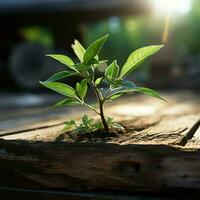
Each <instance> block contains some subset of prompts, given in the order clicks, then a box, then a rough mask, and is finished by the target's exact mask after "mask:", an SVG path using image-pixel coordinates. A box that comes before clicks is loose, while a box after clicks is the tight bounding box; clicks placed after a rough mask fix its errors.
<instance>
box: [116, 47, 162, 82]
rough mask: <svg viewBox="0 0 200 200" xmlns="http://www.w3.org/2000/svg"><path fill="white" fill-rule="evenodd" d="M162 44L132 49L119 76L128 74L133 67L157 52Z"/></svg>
mask: <svg viewBox="0 0 200 200" xmlns="http://www.w3.org/2000/svg"><path fill="white" fill-rule="evenodd" d="M162 47H163V45H154V46H147V47H143V48H140V49H138V50H136V51H134V52H133V53H132V54H131V55H130V56H129V57H128V59H127V61H126V63H125V64H124V66H123V67H122V70H121V73H120V78H123V77H124V76H126V75H128V74H129V73H130V72H132V71H133V70H134V69H136V68H137V67H138V65H139V64H141V63H142V62H143V61H144V60H145V59H146V58H148V57H150V56H151V55H153V54H155V53H156V52H158V51H159V50H160V49H161V48H162Z"/></svg>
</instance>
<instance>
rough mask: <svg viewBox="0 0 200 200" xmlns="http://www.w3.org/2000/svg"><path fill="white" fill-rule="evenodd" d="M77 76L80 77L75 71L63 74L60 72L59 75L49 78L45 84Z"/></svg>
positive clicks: (63, 72)
mask: <svg viewBox="0 0 200 200" xmlns="http://www.w3.org/2000/svg"><path fill="white" fill-rule="evenodd" d="M76 75H78V73H77V72H74V71H61V72H58V73H56V74H54V75H52V76H51V77H50V78H48V79H47V80H46V81H45V83H47V82H54V81H57V80H60V79H63V78H66V77H69V76H76Z"/></svg>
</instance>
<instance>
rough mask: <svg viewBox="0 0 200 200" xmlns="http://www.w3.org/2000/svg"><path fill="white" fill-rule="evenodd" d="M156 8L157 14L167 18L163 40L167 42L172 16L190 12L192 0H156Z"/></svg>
mask: <svg viewBox="0 0 200 200" xmlns="http://www.w3.org/2000/svg"><path fill="white" fill-rule="evenodd" d="M154 9H155V12H154V13H155V14H156V15H159V16H163V17H164V18H165V22H164V30H163V34H162V42H163V43H166V42H167V41H168V39H169V32H170V24H171V20H172V18H174V17H178V16H180V15H186V14H187V13H189V12H190V11H191V9H192V0H154Z"/></svg>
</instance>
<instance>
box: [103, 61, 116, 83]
mask: <svg viewBox="0 0 200 200" xmlns="http://www.w3.org/2000/svg"><path fill="white" fill-rule="evenodd" d="M118 75H119V66H118V65H117V61H116V60H115V61H114V62H113V63H111V64H110V65H109V66H108V67H107V69H106V71H105V76H106V78H107V79H108V80H110V81H114V80H115V79H117V77H118Z"/></svg>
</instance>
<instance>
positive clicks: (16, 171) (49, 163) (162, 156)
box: [0, 140, 200, 191]
mask: <svg viewBox="0 0 200 200" xmlns="http://www.w3.org/2000/svg"><path fill="white" fill-rule="evenodd" d="M199 155H200V152H199V151H192V150H191V151H189V150H187V151H184V150H183V149H177V148H175V147H170V146H164V145H125V146H119V145H114V144H66V143H64V142H58V143H56V142H54V143H48V142H33V143H30V142H22V141H21V142H19V141H18V142H16V141H12V142H11V141H3V140H2V141H1V142H0V186H1V187H22V188H29V189H30V188H40V189H66V190H72V191H89V190H94V189H102V190H103V189H106V190H117V191H119V190H125V191H133V190H147V191H150V190H151V191H160V190H169V189H197V190H199V189H200V171H199V168H200V159H199Z"/></svg>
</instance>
